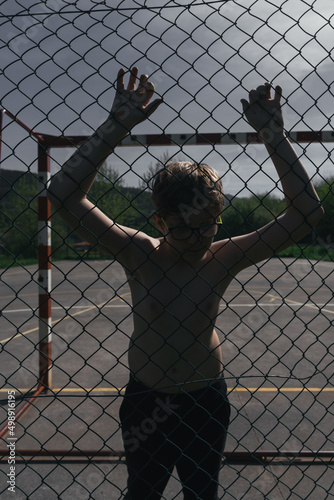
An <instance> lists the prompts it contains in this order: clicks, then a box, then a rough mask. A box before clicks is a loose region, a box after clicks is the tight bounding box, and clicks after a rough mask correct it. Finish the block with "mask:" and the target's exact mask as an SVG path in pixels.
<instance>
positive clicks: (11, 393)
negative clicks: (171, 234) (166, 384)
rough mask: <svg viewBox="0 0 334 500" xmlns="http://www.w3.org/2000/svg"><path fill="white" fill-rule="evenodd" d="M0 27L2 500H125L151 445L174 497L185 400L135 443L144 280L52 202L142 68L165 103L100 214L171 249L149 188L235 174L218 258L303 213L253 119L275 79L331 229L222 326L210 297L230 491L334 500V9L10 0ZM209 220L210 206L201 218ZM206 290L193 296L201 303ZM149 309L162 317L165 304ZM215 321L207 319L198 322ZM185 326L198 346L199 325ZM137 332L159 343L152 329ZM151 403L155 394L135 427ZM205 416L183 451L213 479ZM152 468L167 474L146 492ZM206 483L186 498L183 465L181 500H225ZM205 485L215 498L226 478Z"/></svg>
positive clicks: (230, 304)
mask: <svg viewBox="0 0 334 500" xmlns="http://www.w3.org/2000/svg"><path fill="white" fill-rule="evenodd" d="M0 14H1V16H0V20H1V26H2V30H1V35H0V37H1V46H0V51H1V61H2V62H1V65H2V73H1V76H0V78H1V95H2V102H1V115H0V120H1V123H0V132H1V142H0V147H1V150H0V153H1V171H0V264H1V265H0V268H1V269H0V301H1V316H0V335H1V354H0V367H1V372H0V373H1V387H0V390H1V401H2V406H1V408H2V418H1V423H2V425H1V429H0V438H1V439H0V442H1V444H0V459H1V467H0V487H1V488H0V491H1V495H2V497H3V498H12V497H13V496H14V495H13V493H14V492H15V498H20V499H21V498H22V499H25V498H31V499H35V498H36V499H37V498H46V499H56V498H61V499H63V500H66V499H67V498H78V499H79V498H80V499H86V498H87V499H88V498H93V499H96V500H99V499H102V498H115V499H116V498H123V497H124V495H125V494H126V491H127V477H128V473H127V471H126V462H129V461H130V462H131V456H130V455H131V453H133V456H135V454H136V453H139V452H140V450H141V449H143V450H145V449H146V448H145V447H147V443H148V442H151V443H153V445H151V452H152V451H153V449H154V452H155V454H154V455H153V453H151V455H152V456H153V459H152V457H150V459H147V460H145V459H143V458H142V463H141V464H139V465H141V466H142V468H141V469H140V467H139V469H140V470H141V472H138V471H137V475H140V476H141V479H142V481H144V482H145V481H147V482H152V483H154V474H155V472H154V471H155V469H154V467H155V464H157V463H158V461H159V460H158V459H157V460H155V458H154V457H155V456H157V457H161V455H162V454H161V453H160V455H159V446H160V445H159V444H158V443H160V441H159V433H160V429H161V428H166V427H164V426H168V425H172V424H171V422H174V421H175V420H172V419H175V418H176V417H175V415H176V414H178V407H179V401H180V400H177V399H175V398H174V396H171V395H170V393H167V395H166V393H164V392H161V393H159V392H158V391H157V392H156V393H154V394H155V399H154V402H153V406H152V407H151V409H150V411H148V412H147V413H146V414H145V415H144V416H143V417H142V418H138V419H137V420H135V421H134V422H132V427H131V428H129V429H130V432H128V431H126V432H124V433H123V440H122V437H121V424H120V415H119V410H120V406H121V404H122V402H123V400H126V398H124V394H125V388H126V385H127V382H128V377H129V367H128V359H127V354H128V350H129V345H130V344H129V342H130V337H131V335H132V329H133V325H132V308H133V304H132V302H131V298H130V288H129V287H130V286H132V284H131V279H134V278H132V277H131V276H130V277H129V275H127V276H125V275H124V271H123V270H122V267H121V266H120V264H119V263H118V262H117V256H116V259H113V258H111V257H110V255H109V254H106V253H104V252H103V251H101V250H100V248H99V247H98V246H97V245H94V244H91V243H89V242H87V241H86V240H85V239H83V238H82V237H81V236H80V235H79V234H77V233H76V232H75V231H74V230H73V229H71V228H70V226H69V225H67V224H66V223H65V222H64V221H63V220H62V219H61V218H60V216H59V211H60V208H59V207H55V208H52V209H51V205H50V201H49V200H48V198H47V189H48V187H49V184H50V179H51V178H52V177H53V176H54V175H55V174H56V173H57V172H59V170H60V168H61V166H62V165H63V164H64V163H65V162H66V160H67V159H68V158H69V156H70V155H71V154H72V153H73V150H74V148H79V147H80V145H82V144H83V143H84V141H86V140H87V139H88V138H89V137H90V135H91V133H92V128H95V129H96V128H97V126H98V123H100V122H101V120H103V119H105V116H106V115H107V114H108V113H109V112H110V108H111V102H112V99H113V94H114V92H115V84H113V83H110V82H115V77H116V74H117V71H118V70H119V68H120V67H123V68H125V70H126V75H125V78H126V79H128V74H129V70H130V69H131V68H132V67H134V66H138V67H139V70H140V72H141V73H147V74H148V75H149V77H150V80H151V81H152V82H153V83H154V85H155V89H156V95H157V97H163V100H164V104H163V105H161V106H160V107H159V108H158V110H157V111H155V112H154V113H153V114H152V115H151V116H150V117H149V118H148V119H147V120H146V121H145V122H144V123H141V124H139V125H138V127H137V128H136V129H135V130H134V131H132V132H130V133H129V134H128V135H126V136H125V137H124V138H122V140H121V141H120V142H119V143H118V144H117V147H116V148H115V151H114V153H113V154H112V156H110V158H108V160H107V161H106V162H105V163H104V165H103V167H102V169H101V175H99V176H98V177H97V178H96V180H95V182H94V184H93V186H92V188H91V190H90V193H89V196H90V200H92V202H93V203H94V205H97V206H99V207H100V208H101V210H102V211H104V213H106V214H108V216H110V217H111V218H112V219H115V221H116V222H117V223H119V224H121V225H122V226H125V227H133V228H134V229H135V230H136V231H137V230H139V231H143V232H144V233H147V234H149V235H150V236H152V237H154V238H156V237H159V233H158V231H157V229H156V228H155V227H154V224H153V222H152V219H151V216H152V213H154V211H155V209H154V207H153V205H152V202H151V195H150V192H149V191H150V190H149V188H150V187H151V186H152V177H153V176H154V174H155V173H156V172H157V171H158V170H159V169H161V168H162V166H163V165H165V164H167V163H168V162H170V161H185V160H190V161H191V162H195V163H196V164H198V163H203V164H210V165H212V166H213V167H214V168H215V169H216V170H217V172H218V175H219V177H220V178H221V179H222V182H223V188H224V193H225V207H224V211H223V213H222V221H223V224H222V225H221V226H218V233H217V237H216V239H217V241H218V240H223V239H226V240H230V239H231V238H234V237H236V236H237V235H240V234H241V235H242V234H248V233H251V232H253V231H256V230H258V229H259V228H261V227H263V226H264V225H266V224H268V223H269V222H270V221H272V220H273V219H275V218H277V217H279V216H280V215H281V214H282V213H283V212H284V202H283V199H282V198H283V190H282V187H281V184H280V183H279V179H278V177H277V173H276V171H275V169H274V168H273V167H272V163H271V160H270V159H268V155H267V156H266V153H265V146H264V144H263V140H262V139H261V138H260V136H259V134H258V133H257V132H255V131H254V130H253V129H252V128H251V127H250V126H249V124H248V122H247V120H245V115H244V114H243V108H242V106H241V104H240V99H242V98H248V92H249V90H250V89H252V88H255V87H257V86H258V85H262V84H263V83H264V82H266V81H271V82H273V85H276V84H280V85H281V86H282V87H283V97H282V101H283V102H282V109H283V116H284V120H285V129H286V131H287V132H286V133H287V135H288V138H289V140H290V142H292V143H294V147H295V148H296V151H297V155H298V157H300V158H301V159H302V160H303V162H304V164H305V166H306V170H307V171H308V173H309V174H310V177H311V178H312V180H313V181H314V183H315V187H316V191H317V193H318V195H319V198H320V199H321V201H322V204H323V207H324V209H325V216H324V217H323V218H322V219H321V220H320V222H319V223H318V224H317V226H316V227H315V228H313V229H312V232H310V233H309V234H307V235H306V236H304V237H303V238H302V239H301V240H300V241H299V242H298V244H297V243H295V244H293V245H292V246H291V247H290V248H288V249H285V250H284V251H279V252H276V253H275V255H274V257H273V258H272V259H270V260H269V261H267V260H265V261H264V262H259V263H256V265H253V266H250V267H246V268H245V269H243V270H242V271H241V272H240V274H238V275H237V277H236V278H235V280H234V281H232V283H231V285H230V286H229V288H228V290H227V292H226V294H225V295H224V296H223V297H222V300H221V302H220V306H219V309H218V314H217V315H216V317H214V318H211V317H210V311H209V306H208V308H207V309H206V310H205V311H204V307H205V303H206V302H205V300H203V311H204V312H203V311H202V310H201V314H202V316H205V317H206V318H207V320H208V321H209V322H211V324H212V323H215V328H216V330H217V334H218V338H219V343H220V344H221V346H222V352H223V360H222V363H223V366H224V376H225V380H226V383H227V386H228V397H229V401H230V405H231V410H232V412H231V417H230V424H229V427H228V432H227V442H226V446H225V451H224V453H223V455H222V457H221V468H220V472H219V477H218V478H217V481H218V483H219V486H218V493H217V494H218V498H231V499H236V498H238V499H241V498H242V499H252V500H254V499H260V498H261V499H263V498H266V499H267V498H268V499H271V500H276V499H297V498H299V499H308V500H312V499H314V498H316V499H319V500H320V499H322V498H323V499H325V498H331V496H332V495H333V493H334V486H333V479H332V475H333V470H332V469H333V456H334V451H333V425H332V422H333V394H334V389H333V375H332V371H333V370H332V366H333V340H332V339H333V314H334V304H333V285H334V281H333V277H334V273H333V255H334V250H333V236H334V225H333V217H334V204H333V200H334V197H333V173H332V172H333V167H332V161H331V153H332V143H333V137H334V135H333V131H332V125H331V120H332V115H333V112H332V109H333V93H332V83H333V77H332V74H333V70H332V63H333V61H332V47H333V28H332V24H331V18H332V9H331V2H326V1H324V0H323V1H321V0H315V1H311V0H307V1H306V0H298V1H294V2H293V1H292V0H285V1H281V0H280V1H279V2H276V3H275V4H273V3H272V2H270V1H268V0H255V1H250V0H243V1H208V2H202V1H198V0H197V1H190V2H186V1H172V2H165V3H164V4H163V3H158V5H157V4H156V2H153V1H151V2H150V1H141V2H137V1H130V0H129V1H119V2H112V6H111V2H109V3H108V2H105V1H101V2H93V1H89V0H87V2H80V1H78V2H66V1H62V0H52V1H51V0H50V1H48V0H47V1H46V2H39V1H37V2H32V1H30V0H29V1H27V2H24V5H23V3H21V2H19V1H18V0H15V1H8V0H7V1H4V2H2V3H1V6H0ZM41 130H43V131H44V132H40V131H41ZM37 131H38V132H37ZM272 155H274V153H272ZM281 180H282V181H284V179H281ZM182 201H185V200H182ZM199 201H200V194H198V193H197V194H196V195H195V198H194V203H195V205H196V206H195V212H196V210H197V209H198V206H199V205H198V203H199ZM64 203H65V202H64ZM185 203H186V202H185ZM293 203H294V200H292V205H293ZM296 203H297V202H296ZM78 224H82V221H81V222H80V221H79V223H78ZM168 225H169V226H173V225H174V224H173V223H168V219H167V226H168ZM136 231H135V232H136ZM148 260H150V257H148ZM162 269H163V268H162ZM198 272H199V275H201V274H200V271H198ZM165 274H166V275H168V272H167V271H165ZM165 277H166V276H164V277H162V279H164V278H165ZM202 281H203V280H202ZM208 284H210V283H209V282H207V283H205V282H204V281H203V283H202V284H201V287H202V290H203V293H204V290H205V289H206V288H205V287H206V286H207V285H208ZM197 286H198V285H197ZM201 287H199V288H198V290H197V289H196V290H195V286H194V287H192V288H190V291H189V297H192V299H191V300H193V301H194V300H195V299H194V295H191V294H193V293H194V292H196V293H200V292H201ZM181 292H182V290H181V288H180V290H179V292H177V293H176V292H175V293H176V296H177V297H179V296H180V299H179V300H180V301H182V300H184V298H183V295H182V293H181ZM211 295H212V294H211ZM147 296H149V297H150V304H151V306H150V307H152V310H153V311H158V312H157V313H156V314H157V315H158V316H159V315H162V314H163V312H159V296H158V295H157V294H155V292H154V289H153V287H152V288H149V287H147ZM174 298H175V296H173V299H170V300H171V303H170V304H167V305H165V309H166V310H168V308H169V306H170V305H171V304H172V301H173V300H174ZM201 304H202V303H201ZM137 306H138V304H137ZM160 306H161V303H160ZM199 310H200V306H199V305H198V304H197V306H196V310H195V312H194V314H197V313H199ZM181 316H182V314H181ZM164 317H165V316H164ZM182 317H183V320H182V327H183V329H184V331H186V330H187V324H188V323H189V318H188V317H187V315H186V314H184V315H183V316H182ZM139 320H140V321H146V323H147V325H148V326H147V328H151V329H152V328H154V322H153V321H152V322H149V321H148V320H147V318H146V316H140V318H139ZM171 324H172V323H171ZM190 333H191V332H190ZM157 335H159V333H157ZM170 342H172V340H171V338H165V339H164V344H165V345H170V344H169V343H170ZM157 349H158V348H157ZM181 351H182V349H181ZM184 352H185V351H184ZM151 356H152V359H153V358H154V350H153V346H152V352H151ZM180 356H181V357H182V352H181V354H180ZM208 357H209V355H208ZM161 362H163V360H162V361H161ZM135 375H136V374H135ZM138 376H139V375H138ZM137 382H138V381H137ZM152 384H153V382H152ZM149 392H150V391H149V390H148V389H147V388H146V389H145V386H144V389H143V387H142V393H140V394H139V396H140V397H139V399H138V401H139V403H138V404H137V403H136V404H135V405H134V406H135V410H136V411H137V413H138V412H140V411H141V409H142V407H141V406H140V405H141V401H144V399H145V397H146V396H145V395H146V394H147V393H149ZM160 394H161V395H160ZM124 408H125V407H123V409H122V408H121V414H122V413H123V414H124V412H125V409H124ZM127 411H128V410H127ZM203 411H207V410H206V409H205V408H204V407H203ZM134 414H135V413H134ZM136 415H137V414H136ZM198 415H199V414H198ZM123 416H124V415H123ZM189 416H190V418H189ZM187 418H188V419H187ZM199 418H200V417H199V416H197V414H196V416H195V413H194V414H192V413H191V412H189V414H188V415H187V413H184V414H183V417H182V419H181V421H182V425H183V427H182V429H184V435H185V439H188V438H186V436H188V434H187V432H188V427H189V429H192V428H193V427H192V426H193V425H194V426H195V425H197V428H196V429H197V430H196V432H195V434H194V435H193V438H189V440H188V441H187V446H186V447H185V449H187V447H189V449H190V448H191V440H192V439H193V441H194V443H196V446H197V443H199V444H198V446H199V449H200V452H199V453H201V454H202V455H201V458H200V459H198V470H199V471H200V472H202V473H203V474H204V473H206V467H207V462H208V461H209V456H210V454H209V452H208V451H205V450H207V448H205V446H209V448H210V447H211V444H210V443H209V444H208V443H206V444H205V443H204V444H203V447H202V444H201V443H200V441H201V439H202V434H201V433H202V431H203V428H201V426H200V424H199V423H198V422H199ZM208 418H209V416H208ZM210 418H211V417H210ZM217 418H218V417H217ZM197 420H198V421H197ZM210 422H211V420H210ZM210 425H211V423H210ZM214 425H215V419H214V418H213V420H212V426H214ZM175 427H176V424H175ZM189 432H190V431H189ZM196 433H197V434H196ZM124 443H125V444H126V445H127V449H128V455H127V457H125V452H124ZM212 447H213V445H212ZM147 449H149V448H148V447H147ZM195 451H196V450H195ZM211 451H212V450H210V453H211ZM193 453H195V452H193ZM129 454H130V455H129ZM184 454H187V451H184ZM138 456H139V455H138ZM129 457H130V460H129ZM164 458H165V457H164V456H162V458H161V460H162V461H163V460H164ZM146 461H147V462H148V463H149V464H151V466H152V467H153V468H152V473H151V474H150V476H149V478H148V479H147V477H146V476H145V472H147V467H146V468H145V463H146ZM191 475H192V474H190V473H189V474H188V477H187V478H186V479H185V478H184V476H183V473H182V467H181V466H180V468H178V466H176V469H173V470H172V471H171V474H170V477H169V481H168V485H167V486H166V488H165V489H164V493H163V494H162V495H163V496H162V498H167V499H171V498H182V495H183V494H182V492H181V491H182V488H184V491H183V493H184V494H185V496H184V498H202V497H203V498H214V496H211V497H209V496H205V495H206V493H203V494H202V496H195V495H196V494H197V495H200V493H198V491H196V492H195V491H193V490H192V488H193V486H189V485H190V484H193V483H191ZM199 477H201V483H202V484H203V486H202V488H203V489H204V488H205V485H206V484H209V481H208V480H207V479H203V477H204V476H203V475H202V476H199ZM187 481H189V482H187ZM187 484H188V486H187ZM194 488H195V487H194ZM143 491H144V490H143ZM11 495H12V496H11ZM138 495H139V496H138V498H149V496H148V495H146V496H145V494H144V493H142V496H140V494H139V493H138ZM187 495H188V496H187ZM207 495H209V493H207ZM2 497H1V498H2Z"/></svg>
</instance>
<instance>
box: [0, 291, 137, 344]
mask: <svg viewBox="0 0 334 500" xmlns="http://www.w3.org/2000/svg"><path fill="white" fill-rule="evenodd" d="M126 295H130V292H127V293H124V294H122V295H119V296H118V297H115V298H113V299H112V300H106V301H105V302H101V304H96V305H94V306H90V307H87V309H82V311H78V312H76V313H73V314H67V315H66V316H64V317H63V318H61V319H57V320H55V321H52V322H51V325H57V324H58V323H60V322H61V321H65V320H67V319H70V318H73V317H74V316H79V314H84V313H86V312H88V311H91V310H92V309H97V308H99V307H102V306H104V305H105V304H107V303H109V302H110V303H111V302H114V301H115V300H117V299H121V300H122V297H125V296H126ZM37 319H38V318H37ZM38 330H39V327H38V326H37V327H36V328H32V329H31V330H27V331H26V332H22V333H17V334H16V335H14V337H8V338H7V339H4V340H2V341H1V342H0V344H1V345H5V344H6V343H7V342H9V341H10V340H14V339H17V338H19V337H23V336H24V335H28V333H32V332H36V331H38Z"/></svg>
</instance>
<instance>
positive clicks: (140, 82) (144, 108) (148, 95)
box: [110, 68, 163, 132]
mask: <svg viewBox="0 0 334 500" xmlns="http://www.w3.org/2000/svg"><path fill="white" fill-rule="evenodd" d="M124 75H125V70H124V69H123V68H122V69H120V70H119V72H118V75H117V83H116V95H115V99H114V102H113V105H112V108H111V112H110V119H112V120H114V121H116V123H117V125H119V126H121V127H123V128H124V129H126V131H127V132H130V130H131V129H132V128H133V127H134V126H135V125H137V124H138V123H140V122H142V121H144V120H146V119H147V118H148V117H149V116H150V115H151V114H152V113H154V111H155V110H156V109H157V108H158V107H159V106H160V104H161V103H162V102H163V100H162V99H156V100H155V101H153V102H151V103H150V101H151V99H152V97H153V94H154V85H153V83H152V82H149V81H148V76H147V75H141V76H140V78H139V79H138V68H132V69H131V71H130V77H129V83H128V86H127V88H126V89H125V88H124Z"/></svg>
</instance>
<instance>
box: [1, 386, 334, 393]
mask: <svg viewBox="0 0 334 500" xmlns="http://www.w3.org/2000/svg"><path fill="white" fill-rule="evenodd" d="M10 390H15V391H17V392H20V393H26V392H28V391H30V392H33V391H34V390H35V389H30V388H28V389H16V388H13V387H9V388H7V389H0V393H5V392H8V391H10ZM123 391H124V388H121V387H94V388H93V387H73V388H71V387H65V388H62V387H57V388H54V389H52V392H54V393H60V392H65V393H80V392H84V393H91V392H93V393H94V392H123ZM228 391H229V392H334V387H324V388H321V387H285V388H284V387H283V388H281V389H280V388H278V387H228Z"/></svg>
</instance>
